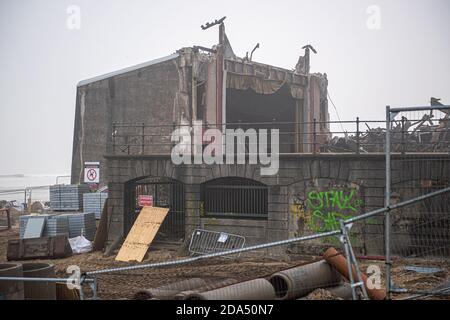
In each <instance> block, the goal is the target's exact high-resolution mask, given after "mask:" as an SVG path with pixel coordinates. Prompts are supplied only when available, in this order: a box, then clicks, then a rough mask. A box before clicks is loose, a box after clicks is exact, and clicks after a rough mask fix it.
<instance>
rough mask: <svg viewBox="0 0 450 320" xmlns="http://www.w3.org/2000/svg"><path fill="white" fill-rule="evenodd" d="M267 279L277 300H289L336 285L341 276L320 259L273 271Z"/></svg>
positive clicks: (339, 281) (340, 280)
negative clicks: (273, 289)
mask: <svg viewBox="0 0 450 320" xmlns="http://www.w3.org/2000/svg"><path fill="white" fill-rule="evenodd" d="M269 281H270V283H271V284H272V285H273V287H274V288H275V293H276V296H277V299H278V300H289V299H296V298H299V297H303V296H306V295H307V294H309V293H310V292H312V291H314V290H315V289H317V288H326V287H332V286H336V285H338V284H340V283H341V282H342V277H341V276H340V274H339V273H338V272H337V271H336V270H334V269H333V268H332V267H331V266H330V265H329V264H328V263H326V262H325V261H323V260H321V261H318V262H314V263H310V264H306V265H302V266H299V267H295V268H291V269H287V270H283V271H280V272H277V273H274V274H273V275H272V276H271V277H270V278H269Z"/></svg>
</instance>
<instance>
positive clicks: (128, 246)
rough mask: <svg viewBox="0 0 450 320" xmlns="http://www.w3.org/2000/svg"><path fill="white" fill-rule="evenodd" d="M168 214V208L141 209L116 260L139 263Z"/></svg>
mask: <svg viewBox="0 0 450 320" xmlns="http://www.w3.org/2000/svg"><path fill="white" fill-rule="evenodd" d="M168 212H169V209H168V208H157V207H143V208H142V210H141V212H140V213H139V216H138V217H137V219H136V221H135V222H134V225H133V227H132V228H131V230H130V233H128V236H127V238H126V239H125V242H124V243H123V245H122V247H121V248H120V250H119V253H118V254H117V257H116V260H117V261H138V262H141V261H142V260H143V259H144V257H145V254H146V253H147V250H148V248H149V247H150V244H151V243H152V242H153V239H154V238H155V236H156V233H157V232H158V230H159V228H160V227H161V224H162V222H163V221H164V219H165V218H166V216H167V213H168Z"/></svg>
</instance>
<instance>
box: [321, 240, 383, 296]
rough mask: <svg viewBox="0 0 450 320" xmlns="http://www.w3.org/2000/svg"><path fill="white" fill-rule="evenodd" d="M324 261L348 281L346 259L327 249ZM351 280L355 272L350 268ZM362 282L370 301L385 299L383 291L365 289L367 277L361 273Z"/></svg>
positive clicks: (333, 249)
mask: <svg viewBox="0 0 450 320" xmlns="http://www.w3.org/2000/svg"><path fill="white" fill-rule="evenodd" d="M323 256H324V258H325V260H326V261H327V262H328V263H329V264H330V265H332V266H333V267H334V268H335V269H336V270H337V271H338V272H339V273H340V274H342V276H344V278H346V279H349V271H348V270H347V259H346V258H345V257H344V256H343V255H342V254H340V253H339V252H338V251H337V250H336V249H335V248H329V249H328V250H327V251H325V253H324V254H323ZM352 268H353V269H352V274H353V278H354V279H357V277H356V270H355V268H354V267H352ZM362 281H363V282H364V286H365V287H366V291H367V295H368V296H369V298H370V299H372V300H384V299H385V298H386V292H385V291H384V290H383V289H369V288H368V287H367V276H366V275H365V274H364V273H362Z"/></svg>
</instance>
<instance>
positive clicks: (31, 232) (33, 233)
mask: <svg viewBox="0 0 450 320" xmlns="http://www.w3.org/2000/svg"><path fill="white" fill-rule="evenodd" d="M44 225H45V218H32V219H28V221H27V227H26V228H25V233H24V235H23V237H24V239H31V238H40V237H41V236H42V232H43V231H44Z"/></svg>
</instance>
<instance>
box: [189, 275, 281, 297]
mask: <svg viewBox="0 0 450 320" xmlns="http://www.w3.org/2000/svg"><path fill="white" fill-rule="evenodd" d="M273 299H275V290H274V288H273V286H272V284H271V283H270V282H269V281H267V280H266V279H254V280H250V281H244V282H239V283H236V284H233V285H231V286H226V287H223V288H219V289H215V290H211V291H205V292H201V293H193V294H191V295H190V296H189V298H188V300H273Z"/></svg>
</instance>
